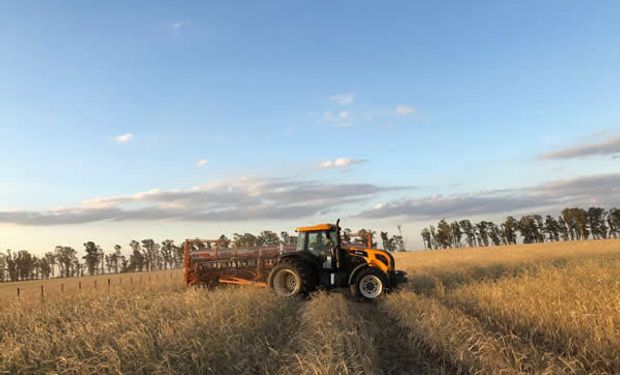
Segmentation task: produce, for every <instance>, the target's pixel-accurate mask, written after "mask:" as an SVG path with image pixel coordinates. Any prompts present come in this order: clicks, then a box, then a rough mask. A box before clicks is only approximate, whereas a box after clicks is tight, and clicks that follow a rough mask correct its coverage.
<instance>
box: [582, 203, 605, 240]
mask: <svg viewBox="0 0 620 375" xmlns="http://www.w3.org/2000/svg"><path fill="white" fill-rule="evenodd" d="M586 215H587V217H588V226H589V227H590V233H591V234H592V237H593V238H594V239H595V240H598V239H601V238H607V226H606V225H605V215H606V212H605V209H603V208H601V207H590V208H589V209H588V212H587V214H586Z"/></svg>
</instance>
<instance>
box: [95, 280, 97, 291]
mask: <svg viewBox="0 0 620 375" xmlns="http://www.w3.org/2000/svg"><path fill="white" fill-rule="evenodd" d="M95 289H97V280H95Z"/></svg>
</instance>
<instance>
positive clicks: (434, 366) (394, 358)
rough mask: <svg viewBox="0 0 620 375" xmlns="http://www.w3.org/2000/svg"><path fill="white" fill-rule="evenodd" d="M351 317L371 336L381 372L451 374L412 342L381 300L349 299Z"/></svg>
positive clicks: (447, 367) (429, 354) (444, 366)
mask: <svg viewBox="0 0 620 375" xmlns="http://www.w3.org/2000/svg"><path fill="white" fill-rule="evenodd" d="M349 305H350V311H351V318H352V319H359V320H361V321H364V322H365V324H366V325H367V326H368V328H369V330H370V332H371V336H372V337H373V344H374V351H375V353H376V357H377V359H378V368H379V369H380V373H382V374H452V373H454V372H455V370H454V369H453V368H451V367H450V366H446V364H445V363H441V361H440V360H438V358H437V356H436V355H433V353H431V352H429V351H427V350H422V349H421V348H419V347H416V346H414V345H412V343H411V341H410V340H409V337H408V334H407V330H406V329H405V330H404V329H403V327H402V326H400V325H399V324H398V321H397V320H395V319H394V318H393V317H392V316H391V315H390V314H388V313H386V310H387V306H385V301H380V302H379V303H377V304H368V303H355V302H351V301H349Z"/></svg>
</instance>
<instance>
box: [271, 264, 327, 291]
mask: <svg viewBox="0 0 620 375" xmlns="http://www.w3.org/2000/svg"><path fill="white" fill-rule="evenodd" d="M269 287H270V288H271V289H272V290H273V291H274V292H275V293H276V294H277V295H279V296H282V297H294V296H306V295H308V293H310V292H312V291H314V290H315V289H316V276H315V274H314V271H313V270H312V268H311V267H310V266H308V265H307V264H304V263H303V262H300V261H295V260H284V261H282V262H280V263H278V264H277V265H276V266H275V267H274V268H273V269H272V270H271V273H270V274H269Z"/></svg>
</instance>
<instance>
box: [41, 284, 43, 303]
mask: <svg viewBox="0 0 620 375" xmlns="http://www.w3.org/2000/svg"><path fill="white" fill-rule="evenodd" d="M41 302H44V296H43V285H41Z"/></svg>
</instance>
